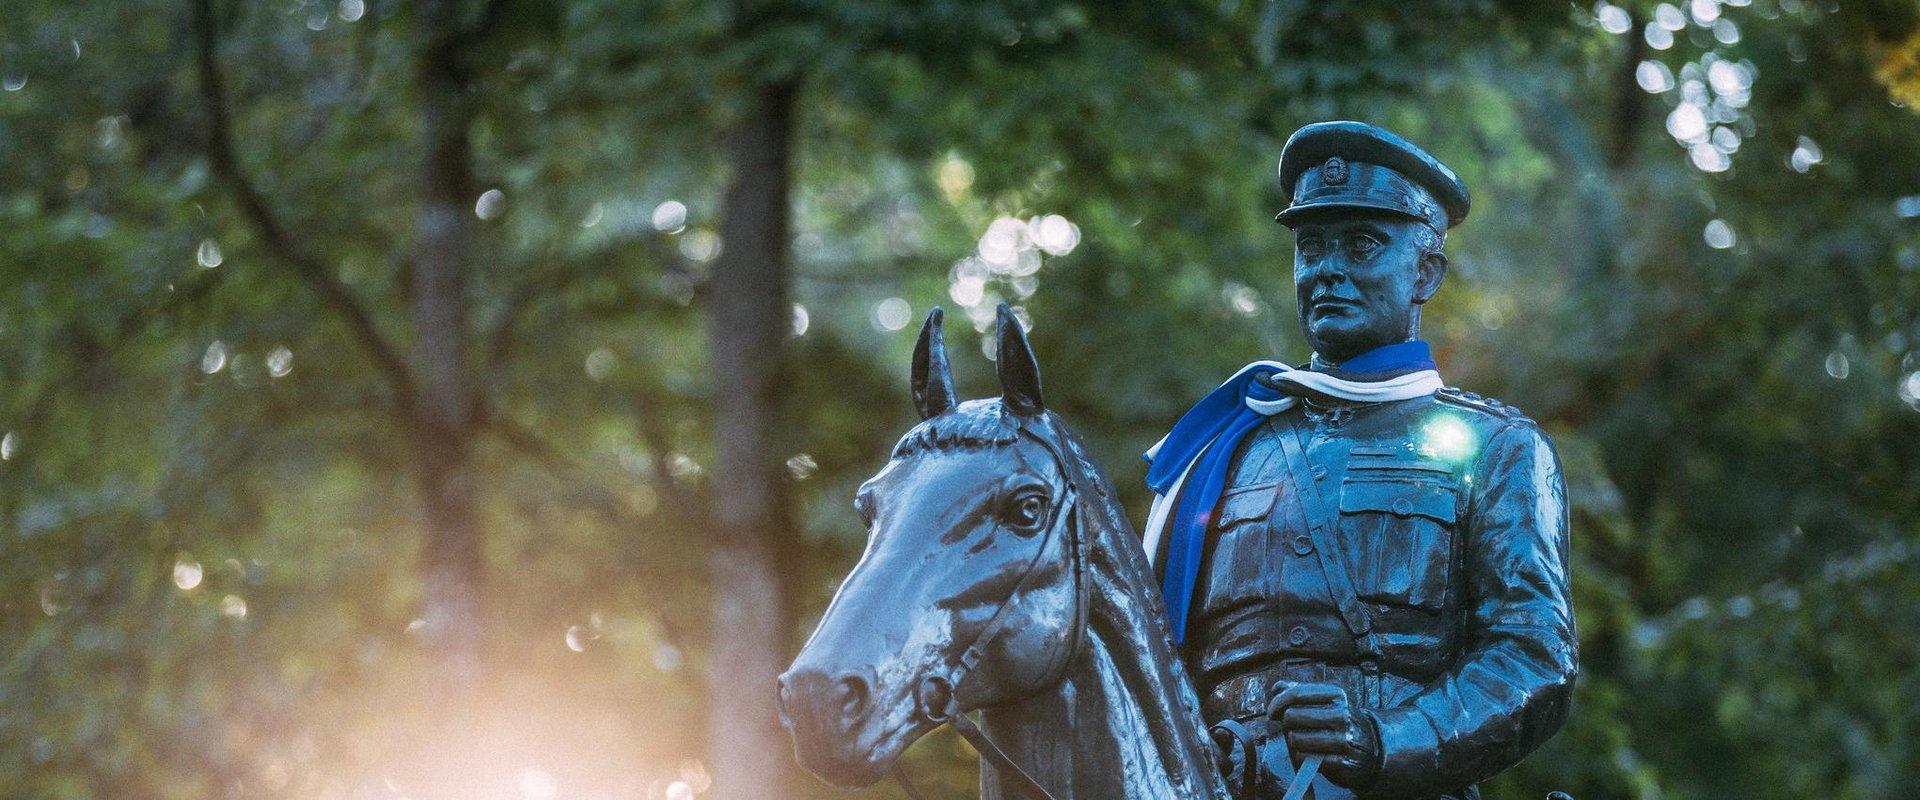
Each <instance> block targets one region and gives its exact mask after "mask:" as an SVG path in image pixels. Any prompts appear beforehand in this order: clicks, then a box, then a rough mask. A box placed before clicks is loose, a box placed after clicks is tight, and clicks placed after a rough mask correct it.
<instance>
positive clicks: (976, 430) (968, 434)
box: [893, 400, 1020, 458]
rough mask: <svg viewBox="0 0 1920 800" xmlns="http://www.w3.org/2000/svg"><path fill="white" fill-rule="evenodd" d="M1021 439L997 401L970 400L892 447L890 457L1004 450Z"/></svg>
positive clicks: (925, 423) (1016, 425)
mask: <svg viewBox="0 0 1920 800" xmlns="http://www.w3.org/2000/svg"><path fill="white" fill-rule="evenodd" d="M1019 436H1020V424H1019V422H1018V421H1016V420H1015V419H1014V418H1013V415H1012V414H1011V413H1010V412H1007V411H1005V410H1004V409H1002V408H1001V407H1000V401H998V400H969V401H967V402H965V403H961V404H960V405H958V406H956V407H954V408H953V409H952V410H950V411H948V412H947V413H944V414H939V415H937V416H934V417H931V418H929V419H927V420H925V421H923V422H921V423H920V424H918V425H915V426H913V429H912V430H909V431H907V433H906V435H904V436H901V437H900V442H899V444H896V445H894V446H893V457H894V458H902V457H905V456H910V455H913V454H915V453H922V452H928V451H951V450H967V449H974V448H986V447H1004V446H1006V445H1009V444H1012V443H1013V442H1014V440H1015V439H1017V438H1019Z"/></svg>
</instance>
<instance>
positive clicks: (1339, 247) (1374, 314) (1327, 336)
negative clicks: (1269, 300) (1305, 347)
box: [1293, 209, 1447, 364]
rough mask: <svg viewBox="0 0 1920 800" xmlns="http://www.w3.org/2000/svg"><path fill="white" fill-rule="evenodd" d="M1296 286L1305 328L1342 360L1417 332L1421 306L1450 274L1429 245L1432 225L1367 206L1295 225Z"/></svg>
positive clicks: (1311, 340)
mask: <svg viewBox="0 0 1920 800" xmlns="http://www.w3.org/2000/svg"><path fill="white" fill-rule="evenodd" d="M1293 233H1294V243H1293V290H1294V298H1295V300H1296V301H1298V303H1299V308H1300V328H1301V330H1302V332H1303V333H1305V334H1306V337H1307V342H1308V344H1311V345H1312V346H1313V350H1314V352H1316V353H1319V354H1320V357H1321V358H1323V359H1326V360H1328V361H1331V362H1333V363H1336V364H1337V363H1340V362H1343V361H1346V360H1347V359H1350V358H1353V357H1354V356H1357V355H1360V354H1361V353H1365V352H1367V351H1368V350H1372V349H1374V348H1376V347H1381V346H1383V345H1389V344H1394V343H1396V342H1403V341H1406V340H1407V339H1408V337H1410V336H1412V335H1413V334H1414V332H1415V328H1416V324H1417V321H1418V320H1419V311H1418V308H1419V306H1420V304H1422V303H1425V302H1426V301H1427V300H1428V299H1430V298H1432V297H1433V294H1434V292H1436V291H1438V290H1439V288H1440V281H1441V279H1442V278H1444V277H1446V271H1447V257H1446V256H1445V255H1442V254H1441V253H1439V252H1438V251H1437V249H1436V250H1435V251H1434V252H1428V247H1427V244H1428V242H1430V241H1431V238H1430V237H1433V236H1435V234H1434V233H1433V231H1432V229H1430V228H1427V227H1426V226H1425V225H1424V224H1422V223H1420V222H1415V221H1412V220H1408V219H1405V218H1403V217H1399V216H1395V215H1392V214H1386V213H1374V212H1368V211H1364V210H1346V209H1341V210H1338V211H1332V210H1330V211H1329V212H1327V214H1326V215H1324V216H1317V217H1309V218H1307V219H1305V220H1302V221H1300V222H1298V223H1296V224H1295V225H1294V226H1293Z"/></svg>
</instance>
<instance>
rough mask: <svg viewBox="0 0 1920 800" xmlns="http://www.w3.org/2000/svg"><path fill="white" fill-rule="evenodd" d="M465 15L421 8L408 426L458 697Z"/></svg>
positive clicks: (441, 631) (469, 230)
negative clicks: (413, 388)
mask: <svg viewBox="0 0 1920 800" xmlns="http://www.w3.org/2000/svg"><path fill="white" fill-rule="evenodd" d="M460 9H461V4H460V3H459V2H457V0H423V2H421V3H420V6H419V18H418V20H417V21H416V24H417V25H418V29H417V34H416V35H417V39H418V43H419V54H418V57H419V63H418V70H419V72H418V75H417V80H418V86H419V91H420V113H421V129H422V131H423V134H424V137H425V145H426V146H425V153H424V156H425V157H424V161H423V163H422V165H421V171H420V211H419V214H420V216H419V220H418V226H419V236H420V241H419V252H418V253H417V254H416V255H415V258H414V263H413V276H412V277H413V281H412V290H413V291H412V314H413V326H414V337H415V338H414V352H413V357H414V371H415V374H416V376H417V378H418V393H417V395H416V398H415V402H414V408H413V409H412V419H411V420H410V422H411V428H412V437H413V444H414V449H415V451H416V452H415V458H416V465H415V477H416V479H417V480H418V481H419V484H420V494H421V504H422V510H423V513H424V515H425V516H424V520H423V524H424V527H425V528H426V531H425V534H426V542H425V546H424V547H423V548H422V554H421V559H422V563H421V571H422V574H423V578H424V584H425V586H424V588H425V591H426V608H425V610H424V612H423V614H422V619H423V620H424V621H425V622H426V634H427V637H428V642H429V645H430V646H432V647H434V648H435V649H436V650H438V651H439V652H440V655H441V656H442V665H441V668H442V670H443V671H444V672H445V673H446V674H445V675H442V676H440V677H441V679H442V680H444V681H447V682H449V683H450V684H452V685H453V686H456V687H457V686H464V685H466V684H469V683H471V682H472V681H473V680H474V679H475V678H477V676H478V672H479V663H480V649H481V644H482V642H481V620H480V613H481V594H482V586H481V584H482V581H483V579H484V565H485V560H484V557H483V553H482V548H481V545H482V542H481V535H480V530H479V522H478V520H477V519H476V514H475V511H474V504H475V494H476V487H475V486H474V481H475V477H474V474H473V465H472V448H471V443H470V438H471V435H472V428H473V407H474V402H473V394H472V387H471V386H470V385H469V382H468V380H467V374H466V373H467V363H466V361H467V357H466V332H467V297H466V294H467V271H468V268H469V261H470V260H471V258H472V255H473V222H472V218H471V217H469V216H468V211H467V208H468V206H469V204H471V203H472V202H473V175H472V164H471V159H470V154H469V150H468V145H467V131H468V128H469V127H471V123H472V118H473V108H472V104H471V103H470V102H469V101H468V100H467V74H466V68H465V65H464V63H463V62H462V60H461V54H460V47H461V46H462V44H463V38H464V37H463V29H462V26H461V17H460Z"/></svg>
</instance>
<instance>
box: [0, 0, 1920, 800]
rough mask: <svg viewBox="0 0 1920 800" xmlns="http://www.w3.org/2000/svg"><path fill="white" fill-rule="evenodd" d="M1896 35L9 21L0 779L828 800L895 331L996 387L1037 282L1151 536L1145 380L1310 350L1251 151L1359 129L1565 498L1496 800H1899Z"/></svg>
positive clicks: (1893, 31) (1345, 6)
mask: <svg viewBox="0 0 1920 800" xmlns="http://www.w3.org/2000/svg"><path fill="white" fill-rule="evenodd" d="M1917 22H1920V11H1917V10H1916V7H1915V5H1914V4H1912V3H1910V2H1905V1H1904V0H1880V1H1879V2H1874V1H1872V0H1841V1H1839V2H1832V1H1831V0H1690V1H1688V2H1677V3H1652V2H1640V1H1639V0H1633V1H1632V2H1622V3H1620V4H1619V5H1614V4H1611V3H1608V2H1601V3H1599V4H1598V5H1593V4H1588V3H1585V2H1581V3H1576V4H1568V3H1565V2H1553V1H1551V0H1433V1H1432V2H1361V1H1360V0H1322V1H1319V2H1307V0H1206V1H1205V2H1156V3H1094V2H1085V0H1073V1H1068V0H1063V1H1060V2H1052V1H1050V0H1025V1H1023V2H961V1H960V0H930V1H926V2H909V3H891V2H884V1H883V0H845V1H834V0H815V2H801V3H762V2H753V1H751V0H742V2H739V3H736V4H725V3H715V2H700V1H699V0H646V1H644V2H635V1H633V0H568V1H567V2H536V1H535V0H467V1H466V2H463V1H462V0H419V1H418V2H399V1H398V0H253V1H248V2H240V1H238V0H164V1H162V0H114V1H111V2H108V1H102V0H88V1H84V2H76V1H75V0H9V2H8V3H6V6H5V11H4V14H0V272H4V278H0V431H4V433H3V434H0V786H4V787H5V789H4V790H0V793H4V794H5V795H6V796H8V797H32V798H215V797H232V798H255V797H261V798H277V797H286V798H401V797H409V798H427V797H459V798H527V799H528V800H553V799H554V798H673V800H686V798H690V797H695V796H698V797H711V798H722V799H724V800H747V799H750V798H764V797H780V796H790V797H816V798H825V797H835V796H840V794H839V793H838V792H837V791H835V790H831V789H829V788H827V787H825V786H824V785H822V784H819V783H818V782H817V781H814V780H813V779H811V778H809V777H807V776H804V775H802V774H800V773H799V772H798V771H797V769H796V768H794V767H793V766H792V761H791V759H790V757H789V748H788V744H787V742H786V740H785V737H784V734H783V733H781V732H780V731H779V730H778V729H777V726H776V723H775V722H774V721H773V719H772V713H773V712H772V708H771V698H772V692H771V686H772V684H771V679H772V675H773V672H774V671H775V670H777V669H778V668H780V667H782V666H784V664H785V662H786V660H787V659H788V657H789V656H790V655H791V653H792V652H793V651H794V650H795V649H797V647H798V645H799V643H800V641H801V640H802V638H803V637H804V636H805V634H806V632H807V631H808V630H809V629H810V626H811V623H812V621H813V619H814V618H815V617H816V615H817V614H818V613H819V611H820V609H821V608H822V607H823V605H824V604H825V602H826V600H827V598H828V597H829V596H830V594H831V592H832V590H833V588H834V587H835V585H836V583H837V581H838V579H839V577H840V576H841V575H842V574H843V573H844V572H845V570H847V569H848V568H849V567H850V566H851V564H852V562H853V559H854V558H855V556H856V555H857V553H858V552H859V549H860V548H861V546H862V543H863V534H862V531H861V529H860V525H859V523H858V521H857V519H856V517H855V515H854V514H853V513H852V511H851V508H850V505H849V503H850V501H851V498H852V492H853V487H854V486H856V485H857V483H858V482H859V481H860V480H862V479H863V478H865V477H866V476H867V475H868V474H870V473H871V472H872V471H873V470H875V469H877V468H878V467H879V466H880V465H881V463H882V462H883V460H884V457H885V454H886V453H887V451H888V448H889V447H890V446H891V444H892V442H893V441H894V439H895V438H896V437H897V436H898V435H899V434H900V433H901V432H903V431H905V430H906V428H907V427H908V426H909V424H910V422H912V421H913V415H912V412H911V404H910V403H909V402H908V398H907V390H906V385H905V384H906V373H907V360H908V353H909V350H910V347H911V344H912V337H913V333H914V330H915V328H916V327H917V323H918V320H919V317H920V316H921V315H923V314H924V313H925V312H926V311H927V310H928V309H929V308H931V307H932V306H934V305H936V304H942V305H945V306H946V308H947V309H948V311H949V314H950V316H951V317H952V322H950V328H952V329H953V332H952V333H951V334H950V335H951V336H952V337H953V338H954V340H955V344H956V346H957V347H958V348H959V349H958V354H959V355H958V357H957V362H958V363H957V367H958V369H959V373H960V377H961V382H962V385H963V389H970V390H971V392H970V393H971V394H975V395H980V394H987V393H989V392H990V391H991V390H992V380H991V368H990V367H991V365H990V363H989V362H988V361H987V360H986V358H985V357H984V356H979V357H974V356H973V355H971V354H973V353H975V352H977V348H978V346H979V345H980V344H982V341H981V339H982V337H981V336H980V335H979V332H980V331H982V330H986V328H987V325H988V323H989V320H990V317H991V309H992V308H993V305H994V303H995V302H998V301H1001V300H1004V301H1006V302H1009V303H1013V304H1016V305H1017V306H1018V307H1019V309H1020V313H1021V314H1023V315H1024V316H1025V318H1027V319H1029V320H1030V321H1031V322H1032V323H1033V333H1032V335H1033V338H1034V343H1035V347H1036V349H1037V351H1038V352H1039V355H1040V357H1041V360H1042V363H1043V365H1044V367H1045V369H1046V371H1047V372H1046V378H1047V388H1048V399H1049V403H1050V405H1052V406H1054V407H1055V408H1056V409H1057V410H1058V411H1060V412H1061V413H1062V414H1064V415H1065V417H1066V418H1067V419H1068V420H1069V421H1070V422H1071V423H1072V424H1073V425H1074V426H1075V427H1076V428H1077V429H1078V430H1080V431H1081V432H1082V433H1084V434H1085V435H1087V436H1088V437H1089V438H1090V439H1091V440H1092V442H1093V443H1094V445H1095V446H1096V448H1097V450H1098V451H1099V453H1100V455H1101V458H1102V462H1103V464H1104V465H1105V467H1106V468H1107V469H1108V470H1110V471H1111V474H1112V475H1113V476H1114V478H1115V480H1116V481H1117V482H1118V483H1119V484H1120V485H1121V486H1122V487H1125V489H1126V490H1127V491H1128V492H1129V493H1130V494H1129V497H1128V502H1129V508H1130V509H1131V510H1132V511H1133V512H1134V514H1135V515H1136V520H1137V519H1138V517H1139V516H1141V515H1144V511H1145V501H1146V495H1145V492H1144V489H1142V488H1141V486H1140V479H1141V475H1142V464H1141V463H1140V462H1139V460H1138V457H1137V454H1138V453H1139V451H1141V450H1142V449H1143V448H1145V447H1146V446H1147V445H1149V444H1151V443H1152V442H1153V441H1154V440H1155V439H1156V438H1157V437H1158V436H1159V435H1160V434H1161V433H1163V432H1164V431H1165V430H1166V428H1167V427H1168V426H1169V425H1170V424H1171V423H1172V421H1173V420H1174V419H1175V418H1176V417H1177V416H1178V415H1179V413H1180V412H1181V411H1182V410H1183V409H1184V408H1185V406H1186V404H1188V403H1189V402H1191V401H1192V400H1193V399H1194V398H1196V397H1197V396H1198V395H1199V394H1200V393H1202V392H1203V391H1204V390H1206V389H1208V388H1210V387H1211V386H1213V385H1214V383H1215V382H1217V381H1218V380H1220V379H1221V378H1222V377H1224V376H1225V375H1226V374H1228V373H1229V372H1230V371H1231V370H1232V369H1234V368H1235V367H1237V366H1239V365H1240V364H1242V363H1244V362H1246V361H1248V360H1252V359H1254V358H1257V357H1267V356H1275V357H1282V358H1286V359H1292V360H1298V359H1302V358H1304V357H1305V356H1306V352H1305V349H1304V347H1303V345H1302V344H1301V341H1300V339H1299V336H1298V334H1297V332H1296V326H1295V323H1294V321H1293V315H1294V309H1293V302H1292V299H1291V292H1290V288H1289V287H1290V283H1289V281H1290V276H1289V270H1290V268H1291V247H1292V240H1291V237H1290V236H1289V235H1288V233H1287V231H1286V230H1285V229H1284V228H1281V227H1279V226H1276V225H1275V224H1274V223H1273V222H1272V221H1271V219H1272V215H1273V213H1274V212H1275V211H1276V210H1278V209H1279V208H1281V207H1282V206H1283V205H1284V202H1285V198H1284V193H1283V191H1282V188H1281V187H1280V186H1278V185H1277V184H1278V182H1277V180H1276V179H1275V176H1274V166H1275V162H1276V159H1277V157H1278V154H1279V149H1280V144H1281V142H1282V141H1284V139H1285V137H1286V136H1287V134H1288V133H1290V132H1291V131H1292V130H1294V128H1296V127H1297V126H1299V125H1301V124H1304V123H1306V122H1310V121H1315V120H1322V119H1330V118H1354V119H1363V120H1368V121H1373V122H1377V123H1380V124H1383V125H1386V126H1389V127H1391V128H1393V129H1395V130H1397V131H1399V132H1401V133H1403V134H1405V135H1406V136H1408V137H1409V138H1411V139H1413V140H1414V141H1416V142H1420V143H1422V144H1423V145H1425V146H1427V147H1428V148H1429V149H1431V150H1432V151H1433V152H1435V153H1436V154H1437V155H1439V156H1440V157H1441V158H1442V159H1444V160H1445V161H1447V162H1448V163H1450V164H1451V165H1453V166H1454V167H1456V168H1457V169H1458V170H1459V171H1460V173H1461V175H1462V176H1463V177H1464V178H1465V179H1466V181H1467V183H1468V184H1469V185H1470V186H1471V187H1472V189H1473V192H1474V195H1475V207H1474V212H1473V215H1472V217H1471V218H1470V219H1469V220H1468V221H1467V222H1466V224H1465V225H1464V226H1463V227H1461V228H1459V229H1457V230H1456V231H1455V235H1454V236H1453V238H1452V241H1451V243H1450V248H1449V249H1450V252H1451V253H1452V255H1453V259H1454V264H1455V269H1454V272H1453V275H1452V276H1451V279H1450V280H1449V282H1448V285H1447V287H1446V288H1445V289H1443V290H1442V292H1441V294H1440V297H1439V298H1438V299H1437V301H1436V302H1435V304H1434V305H1433V306H1430V307H1429V308H1430V310H1429V311H1428V317H1427V318H1428V321H1429V324H1428V330H1427V331H1426V333H1427V337H1428V338H1429V339H1430V340H1432V341H1433V342H1434V344H1435V346H1436V348H1437V350H1438V353H1439V356H1440V362H1441V364H1442V365H1443V369H1444V370H1445V373H1446V374H1447V376H1448V378H1449V380H1450V382H1453V383H1455V384H1457V385H1460V386H1463V387H1466V388H1469V389H1473V390H1476V391H1480V392H1484V393H1487V394H1491V395H1495V396H1498V397H1501V398H1503V399H1505V400H1508V401H1511V402H1513V403H1515V404H1517V405H1518V406H1520V407H1521V408H1523V409H1525V410H1526V411H1527V412H1528V413H1529V414H1530V415H1531V416H1533V417H1535V418H1537V419H1539V420H1540V421H1541V422H1542V423H1543V424H1544V425H1546V426H1547V428H1548V429H1549V430H1550V431H1551V433H1552V435H1553V436H1554V438H1555V440H1556V441H1557V442H1558V444H1559V447H1560V449H1561V453H1562V457H1563V459H1564V460H1565V461H1566V466H1567V471H1568V474H1569V476H1570V482H1571V484H1572V491H1573V500H1574V502H1575V504H1576V519H1575V528H1574V537H1575V538H1574V545H1575V556H1576V563H1575V569H1576V595H1577V603H1578V612H1579V624H1580V634H1581V637H1582V655H1583V662H1584V663H1583V666H1584V671H1583V674H1582V676H1581V683H1580V687H1579V692H1578V705H1577V707H1576V710H1575V713H1574V715H1573V717H1572V719H1571V721H1570V722H1569V724H1568V726H1567V728H1566V729H1565V730H1564V731H1563V732H1562V733H1561V734H1560V735H1559V737H1558V738H1556V739H1555V740H1553V741H1552V742H1551V743H1550V744H1549V745H1548V746H1547V747H1546V748H1545V749H1543V750H1542V751H1540V752H1539V753H1538V754H1536V755H1535V756H1533V757H1532V758H1531V759H1529V760H1528V761H1527V762H1526V763H1525V764H1523V765H1522V766H1521V767H1519V768H1517V769H1515V770H1513V771H1512V772H1510V773H1509V774H1507V775H1505V776H1502V777H1501V778H1499V779H1498V780H1496V781H1495V782H1494V783H1493V784H1492V785H1490V786H1489V787H1488V789H1489V792H1490V796H1491V797H1497V798H1528V797H1539V796H1540V795H1541V794H1542V793H1544V792H1545V791H1546V790H1548V789H1565V790H1568V791H1571V792H1573V793H1574V794H1575V795H1576V796H1577V797H1580V798H1582V799H1583V800H1589V799H1593V798H1731V797H1740V798H1796V797H1806V796H1819V797H1835V798H1888V797H1898V796H1911V793H1912V792H1913V791H1914V788H1913V787H1914V786H1916V785H1920V707H1917V706H1916V704H1915V703H1914V698H1916V697H1920V670H1917V669H1916V666H1917V663H1916V662H1920V635H1917V634H1916V631H1920V567H1916V564H1915V561H1916V558H1917V557H1920V554H1917V552H1916V551H1920V117H1916V109H1915V108H1914V107H1913V105H1914V104H1916V103H1920V37H1916V33H1915V29H1916V23H1917ZM969 320H970V321H971V322H972V323H973V324H972V326H971V327H969V326H968V325H967V322H968V321H969ZM908 758H909V760H910V761H911V764H912V768H913V769H914V770H915V771H916V773H918V774H921V775H925V776H927V778H928V779H929V782H930V783H932V784H933V786H932V788H934V789H936V790H937V791H939V792H941V793H943V794H942V796H948V797H961V796H971V795H970V792H971V787H972V781H973V766H972V760H971V755H970V754H969V752H968V751H967V750H966V749H965V745H964V744H962V743H960V742H959V741H958V740H957V739H954V738H953V737H951V736H950V735H949V734H940V735H936V736H934V737H931V738H929V739H928V740H927V741H924V742H922V743H920V744H919V745H918V746H917V747H915V748H914V749H913V751H912V752H911V753H910V754H909V756H908ZM857 796H859V797H873V798H880V797H899V796H901V795H899V794H898V790H897V789H895V788H893V787H891V786H881V787H877V788H874V789H871V790H867V791H866V792H863V793H860V794H858V795H857Z"/></svg>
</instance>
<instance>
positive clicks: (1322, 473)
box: [1307, 464, 1327, 481]
mask: <svg viewBox="0 0 1920 800" xmlns="http://www.w3.org/2000/svg"><path fill="white" fill-rule="evenodd" d="M1307 472H1308V473H1309V474H1311V475H1313V479H1314V480H1316V481H1324V480H1326V479H1327V468H1326V467H1323V466H1320V465H1318V464H1315V465H1313V469H1310V470H1307Z"/></svg>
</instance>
